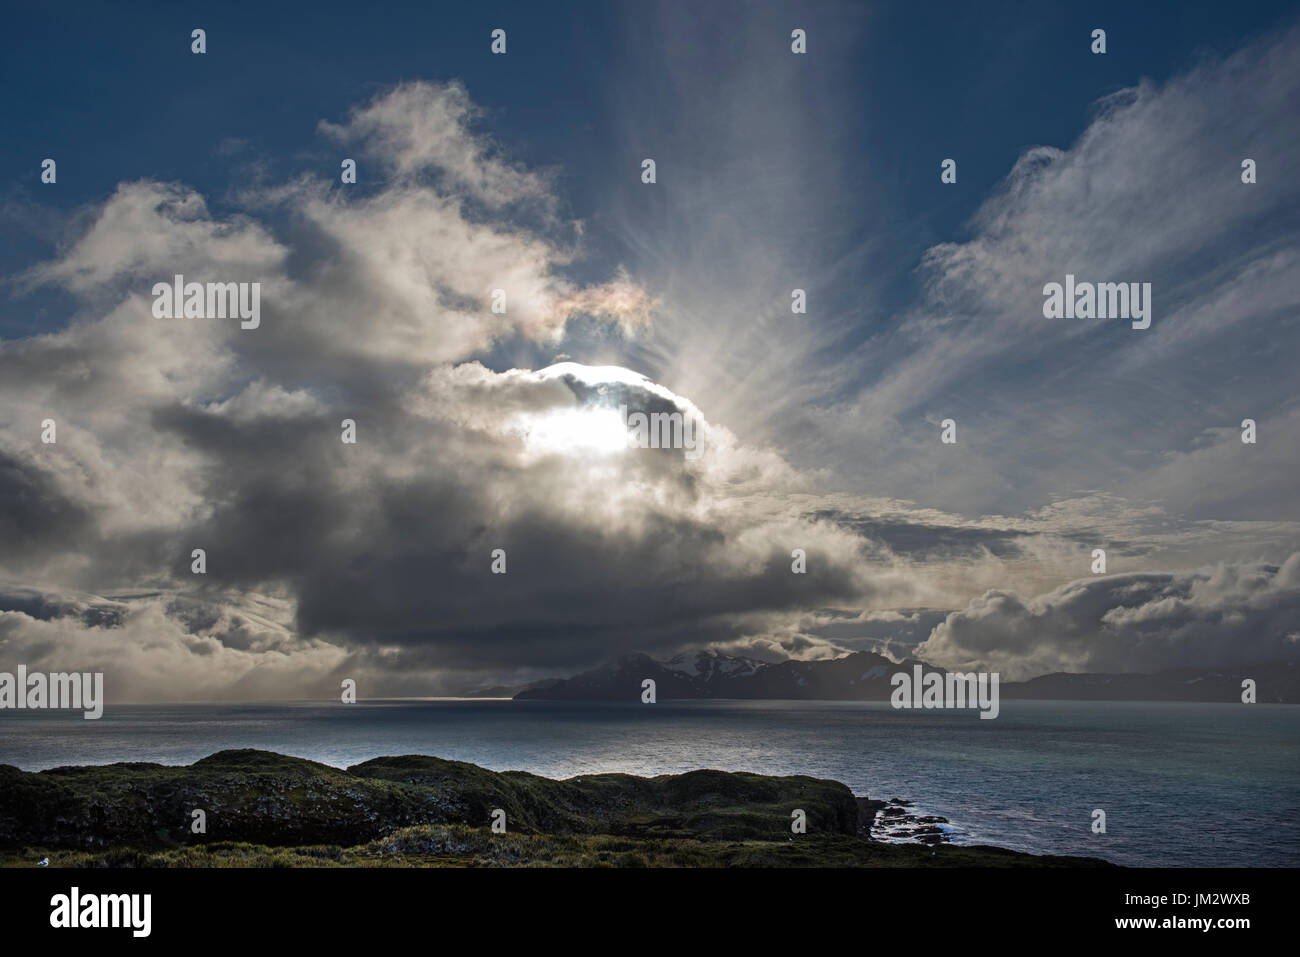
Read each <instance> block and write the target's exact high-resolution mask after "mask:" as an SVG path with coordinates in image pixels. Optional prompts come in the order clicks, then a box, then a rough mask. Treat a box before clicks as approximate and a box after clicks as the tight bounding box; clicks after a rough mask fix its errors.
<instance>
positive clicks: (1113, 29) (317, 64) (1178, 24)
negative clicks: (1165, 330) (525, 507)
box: [0, 2, 1293, 335]
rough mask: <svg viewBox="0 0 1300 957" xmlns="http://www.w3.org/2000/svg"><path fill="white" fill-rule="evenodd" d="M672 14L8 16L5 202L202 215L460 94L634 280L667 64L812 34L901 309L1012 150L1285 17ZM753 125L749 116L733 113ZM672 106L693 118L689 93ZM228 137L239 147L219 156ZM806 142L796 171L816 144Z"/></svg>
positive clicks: (715, 9) (27, 234)
mask: <svg viewBox="0 0 1300 957" xmlns="http://www.w3.org/2000/svg"><path fill="white" fill-rule="evenodd" d="M674 7H676V8H678V9H684V5H682V4H676V5H673V4H667V5H661V6H660V7H656V6H655V5H646V4H641V3H617V2H614V3H583V4H573V5H562V4H537V3H446V4H397V5H394V7H393V8H392V10H391V11H385V12H384V13H382V14H379V15H376V14H375V13H373V12H371V10H370V9H369V8H368V7H367V6H365V5H358V4H340V3H319V4H316V3H313V4H310V5H301V4H275V5H272V6H268V5H266V4H261V3H216V4H187V5H184V6H178V5H176V4H167V3H158V4H147V3H141V4H132V5H129V6H128V7H125V8H123V7H121V6H118V5H109V4H102V3H62V4H57V5H44V6H43V5H26V6H22V7H19V8H16V9H15V10H13V11H11V12H10V14H9V20H8V23H9V29H7V30H6V36H7V40H6V45H5V56H4V59H3V62H0V80H2V81H3V84H4V88H5V89H6V90H7V91H9V93H8V95H7V97H6V104H5V130H6V135H5V137H4V139H3V142H0V164H3V169H4V170H5V174H6V175H5V182H6V183H8V184H10V185H9V187H8V190H7V193H8V195H7V197H6V198H7V199H9V200H10V201H11V202H12V201H15V200H26V201H33V202H37V203H39V204H40V205H41V206H42V207H46V208H48V209H50V210H52V211H58V212H61V213H64V214H69V213H71V212H72V211H74V210H76V209H77V208H79V207H81V206H82V205H83V204H85V203H88V202H93V201H95V200H102V199H103V198H104V197H105V196H106V195H108V193H110V192H111V191H112V189H113V188H114V187H115V186H116V184H117V183H118V182H120V181H122V180H128V179H132V178H136V177H143V176H148V177H151V178H157V179H162V180H177V181H182V182H185V183H187V184H189V185H191V186H193V187H194V188H195V189H198V190H199V191H201V192H202V193H203V194H204V195H205V196H207V197H209V202H210V203H211V204H213V206H214V207H219V205H220V201H221V197H222V196H223V195H224V194H225V193H226V192H227V191H228V190H230V189H231V188H232V187H236V186H238V185H240V184H241V183H243V182H244V179H245V177H246V176H247V174H248V168H247V163H249V162H250V161H251V160H253V159H256V161H257V162H258V163H259V164H265V170H266V173H267V175H271V176H279V177H287V176H291V175H293V174H295V173H297V172H298V171H300V170H303V169H317V170H319V171H320V172H322V173H325V172H328V171H332V168H333V166H334V165H335V159H336V155H335V154H336V152H337V151H336V150H334V149H333V148H332V146H331V145H330V144H325V143H322V142H321V141H320V139H319V137H317V136H316V123H317V121H318V120H320V119H335V118H338V117H340V116H341V114H342V113H343V112H344V111H345V110H346V109H347V108H348V107H350V106H352V105H354V104H356V103H359V102H361V101H363V100H366V99H368V98H370V97H371V96H373V95H374V94H375V93H376V92H377V91H379V90H381V89H384V88H385V87H388V86H391V85H392V84H394V83H397V82H400V81H403V80H411V79H417V78H426V79H432V80H448V79H460V80H462V81H463V82H464V83H465V84H466V86H467V87H468V89H469V92H470V94H471V95H472V97H473V98H474V100H475V102H476V103H478V104H479V105H480V106H482V107H483V108H485V109H486V111H487V114H486V115H485V116H484V117H483V127H484V128H485V129H487V130H490V131H491V133H492V134H493V135H494V136H495V137H497V138H498V139H499V140H500V141H501V142H502V143H503V144H505V145H506V146H507V147H508V149H509V150H510V152H511V153H512V154H513V155H515V156H517V157H519V158H520V159H521V160H523V161H525V162H527V163H529V164H535V165H542V166H555V167H558V168H559V170H560V171H561V177H562V179H561V183H562V187H563V188H562V195H563V199H564V200H565V201H566V202H567V203H568V204H569V205H570V208H571V210H572V214H573V215H574V216H575V217H577V218H581V219H583V220H585V221H588V222H589V224H590V225H591V227H592V229H593V233H592V234H591V239H592V241H591V243H590V246H591V251H592V256H593V258H594V259H595V261H596V262H597V263H600V262H601V261H604V264H606V265H607V264H608V263H611V262H614V263H617V262H626V263H630V264H633V265H634V264H635V250H634V249H630V248H628V244H626V243H624V242H622V237H621V236H620V235H619V234H618V233H617V232H616V231H609V232H605V233H602V232H601V231H600V226H601V208H600V199H601V198H602V196H604V195H605V194H606V192H607V191H608V190H610V189H614V188H617V187H616V183H621V181H622V180H623V179H626V177H625V176H624V175H623V173H624V171H623V170H622V169H621V168H620V166H619V164H617V163H616V162H614V158H615V157H617V156H619V155H620V154H621V151H624V150H627V149H632V150H633V152H636V148H641V149H642V151H646V150H650V151H653V148H654V144H655V141H656V137H657V135H658V134H659V133H660V132H666V131H670V130H671V129H672V128H673V127H674V125H675V113H674V112H673V107H675V106H677V105H678V104H676V103H675V102H673V101H668V100H666V99H665V100H663V101H660V100H659V98H658V96H657V93H656V89H657V86H658V84H659V83H660V82H662V79H663V73H664V72H666V71H662V70H661V69H660V68H662V67H664V66H665V64H666V59H667V57H668V56H669V51H668V49H666V48H665V47H668V46H672V45H675V46H677V47H679V48H687V47H690V46H692V45H694V44H696V43H698V44H700V45H702V46H704V47H708V48H710V50H711V52H709V53H708V54H706V56H707V58H708V59H709V60H712V61H713V63H714V64H715V66H716V67H717V70H718V72H719V73H720V74H721V73H723V72H725V71H726V70H728V69H729V65H730V64H731V61H734V60H735V59H738V58H743V57H746V56H751V57H756V56H759V55H761V54H762V53H763V52H764V51H763V50H762V47H761V45H760V44H759V43H756V42H753V38H752V37H749V36H747V34H746V26H745V25H746V22H747V21H749V20H752V19H754V13H755V11H758V12H759V13H760V17H759V19H760V20H761V22H762V23H763V24H764V25H765V26H766V25H770V26H771V27H772V29H771V30H769V31H768V33H769V37H768V39H770V44H771V51H776V52H783V51H784V50H785V49H786V47H787V32H785V31H784V28H785V26H786V24H787V23H788V24H789V25H791V26H795V25H798V26H802V27H803V28H804V29H807V30H808V31H809V34H810V36H811V38H812V39H811V44H812V56H811V57H810V62H809V63H808V64H806V67H807V69H805V70H804V73H805V74H806V76H805V77H804V78H803V79H802V81H801V83H800V87H801V90H800V92H801V93H802V94H803V95H805V96H807V97H809V98H810V100H812V101H813V102H815V103H817V104H818V105H819V106H820V108H821V109H823V110H825V113H824V114H823V115H824V116H825V117H826V119H827V121H828V122H831V123H833V128H832V129H831V130H830V131H829V132H830V133H831V135H832V136H833V138H834V141H835V144H836V147H837V148H838V149H839V150H840V151H842V155H843V156H844V158H845V159H846V160H847V162H848V163H849V164H850V165H851V167H852V168H853V169H854V170H856V175H851V176H850V180H851V182H850V183H848V184H846V187H847V188H845V189H844V190H843V191H842V192H841V193H840V194H839V195H837V197H836V202H837V203H838V204H841V205H842V208H843V211H844V216H845V218H846V220H848V222H849V226H848V227H847V229H846V233H845V242H846V243H851V242H852V240H853V238H854V237H855V236H860V235H862V234H863V233H865V232H866V231H868V230H872V229H874V228H875V227H877V226H879V225H880V224H881V221H882V220H883V222H884V224H885V225H887V226H888V227H889V229H890V231H891V238H892V241H891V248H890V249H889V250H888V255H887V257H886V259H887V266H888V269H887V280H888V282H889V284H890V289H891V291H892V292H893V293H894V294H895V295H896V296H898V297H900V298H901V297H904V296H906V295H908V294H910V293H912V292H913V291H914V290H913V287H912V285H911V275H912V270H913V269H914V267H915V265H916V262H917V260H918V259H919V256H920V254H921V253H922V252H923V251H924V250H925V249H926V248H927V247H928V246H929V245H931V244H932V243H934V242H939V241H942V240H946V239H953V238H957V237H960V236H961V235H962V229H963V225H964V223H965V222H966V220H967V219H968V218H969V216H970V215H971V213H972V212H974V210H975V209H976V207H977V206H978V204H979V203H980V202H981V201H982V199H983V198H984V197H985V196H986V195H987V193H988V191H989V190H990V189H992V188H993V187H994V186H995V185H996V184H997V183H998V182H999V181H1000V180H1001V179H1002V177H1003V176H1005V175H1006V173H1007V171H1008V169H1010V167H1011V166H1012V164H1013V163H1014V162H1015V159H1016V157H1017V156H1018V155H1019V153H1020V152H1021V151H1022V150H1023V149H1025V148H1026V147H1028V146H1032V145H1038V144H1049V145H1054V146H1060V147H1065V146H1068V145H1069V144H1070V143H1071V142H1072V141H1073V140H1074V139H1075V138H1076V137H1077V136H1078V135H1079V133H1080V132H1081V131H1082V130H1083V128H1084V126H1085V124H1086V122H1087V120H1088V115H1089V109H1090V107H1091V104H1092V103H1093V102H1094V101H1095V100H1097V99H1098V98H1100V97H1102V96H1105V95H1107V94H1110V93H1113V92H1115V91H1116V90H1118V89H1121V88H1123V87H1126V86H1129V85H1132V84H1134V83H1136V82H1137V81H1138V80H1139V79H1142V78H1151V79H1154V80H1156V81H1160V80H1163V79H1165V78H1167V77H1168V76H1169V75H1170V74H1172V73H1174V72H1176V71H1179V70H1182V69H1186V68H1187V67H1188V66H1189V65H1190V64H1191V63H1192V62H1194V61H1195V59H1196V58H1197V57H1200V56H1205V55H1213V54H1222V53H1225V52H1228V51H1231V50H1233V49H1235V48H1236V47H1238V46H1240V45H1242V44H1243V43H1244V42H1246V41H1247V40H1249V39H1251V38H1252V37H1255V36H1257V35H1259V34H1262V33H1265V32H1267V31H1269V30H1271V29H1275V28H1276V27H1277V26H1278V24H1279V23H1280V22H1281V21H1283V20H1285V18H1286V17H1287V16H1288V14H1289V13H1291V12H1292V10H1293V8H1292V7H1291V5H1290V4H1287V3H1251V4H1186V3H1151V4H1140V5H1134V4H1129V3H1088V4H1061V5H1052V6H1050V7H1045V6H1043V5H1041V4H997V5H994V6H993V7H991V8H980V7H974V6H971V5H969V4H938V5H924V4H905V3H890V4H879V5H867V4H856V3H847V4H833V3H821V4H770V3H769V4H734V3H732V4H726V3H716V4H706V5H702V9H703V10H704V11H706V14H705V18H703V19H701V20H700V21H699V22H697V23H696V24H694V25H693V26H692V27H691V28H690V29H691V31H692V32H693V33H694V34H696V36H695V37H694V38H693V39H691V40H683V38H682V37H680V36H679V37H676V38H669V39H668V42H667V43H666V44H663V45H656V44H654V43H646V42H644V37H646V36H647V33H648V31H649V30H650V29H652V26H650V25H652V24H653V23H654V22H655V21H656V19H657V18H658V16H659V15H660V14H662V13H663V11H664V10H665V9H666V10H667V11H668V18H669V19H670V18H671V15H672V14H673V13H674ZM195 26H202V27H203V28H204V29H206V30H207V32H208V37H209V53H208V54H207V55H206V56H204V57H196V56H193V55H192V54H191V53H190V52H189V39H188V37H189V31H190V30H191V29H193V27H195ZM498 26H500V27H503V28H505V29H507V30H508V36H509V53H508V55H507V56H505V57H497V56H492V55H491V54H490V53H489V51H488V39H487V37H488V34H489V33H490V31H491V29H494V28H495V27H498ZM1095 26H1103V27H1104V28H1105V29H1107V31H1108V37H1109V50H1108V52H1107V54H1106V55H1105V56H1104V57H1098V56H1093V55H1092V54H1091V53H1090V52H1089V49H1088V37H1089V34H1090V32H1091V30H1092V28H1093V27H1095ZM777 27H781V28H782V30H781V31H778V30H777V29H776V28H777ZM659 39H660V40H661V41H662V40H663V39H664V37H663V36H662V34H661V35H660V36H659ZM737 40H740V41H741V43H740V45H737V43H736V41H737ZM771 51H767V52H771ZM828 59H833V62H831V63H828V62H827V60H828ZM657 73H659V74H660V75H658V76H657V75H656V74H657ZM828 74H829V76H828ZM638 85H639V87H640V89H639V92H640V94H641V96H639V97H637V102H638V103H639V104H640V105H641V106H642V107H643V108H644V112H643V113H640V114H639V115H638V116H637V117H636V123H637V125H638V127H639V128H640V129H642V130H643V131H644V138H643V140H642V141H641V142H639V143H635V144H633V143H630V142H628V139H629V138H628V135H627V131H626V128H625V127H624V125H623V122H622V119H623V118H622V117H621V116H620V115H619V107H620V104H621V103H622V102H623V101H622V98H621V97H622V95H623V94H625V93H626V92H627V91H628V90H629V88H636V87H638ZM728 105H731V106H736V104H728ZM763 106H764V104H763V103H762V102H761V101H760V100H759V99H758V98H757V97H756V98H755V99H754V100H753V101H751V102H749V103H747V104H743V107H744V108H749V109H755V110H758V109H763ZM690 108H691V109H692V111H704V110H707V109H708V91H707V90H704V91H702V92H701V93H699V95H698V99H696V100H694V101H693V102H692V103H691V104H690ZM233 140H238V141H243V143H242V147H243V148H242V149H239V150H236V151H234V152H230V151H229V149H230V144H231V141H233ZM806 145H807V147H808V152H809V155H808V160H809V165H810V167H811V168H813V169H815V168H816V164H817V163H818V161H819V156H818V154H819V147H820V146H821V144H819V143H809V144H806ZM223 147H224V149H223ZM46 156H54V157H57V158H58V160H59V163H60V167H59V169H60V181H59V188H58V189H57V190H43V191H42V190H40V189H39V186H40V183H39V180H38V178H37V176H36V175H35V174H34V173H33V171H34V170H35V171H38V170H39V166H38V164H39V160H40V159H43V158H44V157H46ZM948 156H953V157H959V158H960V167H959V168H960V183H961V188H960V189H956V190H952V189H948V190H944V189H939V188H936V187H937V182H938V181H937V172H936V170H937V165H938V160H939V159H942V158H944V157H948ZM593 184H594V185H595V186H596V187H597V188H595V189H593V188H590V187H591V186H592V185H593ZM360 185H361V187H362V188H365V185H366V184H365V182H364V177H363V179H362V183H361V184H360ZM13 215H14V214H12V213H11V217H12V216H13ZM53 220H54V221H53V222H41V223H31V222H27V221H22V220H21V219H20V220H19V221H18V222H14V221H13V219H12V218H11V219H10V223H9V225H10V228H9V229H6V230H5V237H4V239H3V240H0V241H2V242H3V243H4V246H3V248H4V251H5V255H6V258H7V259H8V260H9V261H10V262H12V263H14V264H16V265H25V264H29V263H31V262H34V261H36V260H37V259H39V258H42V257H44V256H45V255H48V254H49V252H50V250H51V248H52V246H51V244H52V242H53V241H54V240H56V239H57V238H58V236H59V235H61V233H60V232H59V231H58V225H57V217H53ZM24 227H26V228H24ZM855 227H856V228H855ZM843 252H844V250H843V249H829V250H825V251H824V254H826V255H831V256H833V255H835V254H837V253H843ZM61 318H62V317H61V316H60V314H59V312H58V311H57V310H51V311H50V312H49V313H46V314H44V316H43V318H42V320H41V321H40V322H39V323H34V322H33V320H31V319H30V318H24V317H22V316H16V315H15V314H14V313H13V312H12V311H6V314H5V316H4V320H3V321H4V322H5V323H6V325H3V326H0V334H5V335H14V334H22V333H24V332H30V331H34V330H35V329H39V328H47V327H48V326H46V325H45V323H50V324H55V325H57V324H58V323H59V322H60V320H61ZM861 318H862V320H863V321H864V322H866V321H867V320H868V319H869V317H867V316H863V317H861Z"/></svg>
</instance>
